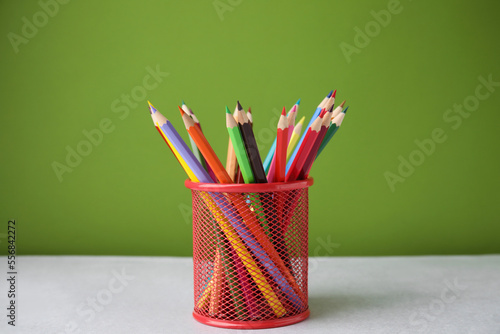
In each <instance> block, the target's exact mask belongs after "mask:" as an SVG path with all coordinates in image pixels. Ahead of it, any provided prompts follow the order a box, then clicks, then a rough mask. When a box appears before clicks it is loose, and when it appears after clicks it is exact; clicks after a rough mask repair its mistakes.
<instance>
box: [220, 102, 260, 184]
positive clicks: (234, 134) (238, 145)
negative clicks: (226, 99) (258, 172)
mask: <svg viewBox="0 0 500 334" xmlns="http://www.w3.org/2000/svg"><path fill="white" fill-rule="evenodd" d="M226 126H227V131H228V132H229V137H230V138H231V143H232V144H233V148H234V153H236V159H237V160H238V164H239V166H240V170H241V175H242V176H243V180H244V181H245V183H254V182H255V178H254V176H253V171H252V167H251V166H250V161H249V160H248V155H247V152H246V150H245V143H244V142H243V137H242V136H241V132H240V128H239V127H238V124H236V121H235V120H234V117H233V115H232V114H231V112H230V111H229V108H228V107H227V106H226Z"/></svg>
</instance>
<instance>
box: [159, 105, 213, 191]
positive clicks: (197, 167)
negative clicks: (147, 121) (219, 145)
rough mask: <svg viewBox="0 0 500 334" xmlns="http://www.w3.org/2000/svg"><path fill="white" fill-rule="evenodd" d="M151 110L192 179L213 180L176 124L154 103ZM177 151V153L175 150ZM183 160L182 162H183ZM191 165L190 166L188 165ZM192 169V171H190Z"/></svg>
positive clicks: (171, 147) (167, 140)
mask: <svg viewBox="0 0 500 334" xmlns="http://www.w3.org/2000/svg"><path fill="white" fill-rule="evenodd" d="M150 112H151V117H152V118H153V122H154V123H155V125H157V128H158V129H159V130H161V133H162V134H163V135H164V139H165V141H166V142H167V145H169V147H170V149H171V150H172V152H173V153H174V155H176V157H177V160H179V163H181V166H183V168H184V170H185V171H186V173H187V174H188V176H190V174H191V173H192V176H194V177H195V178H194V179H193V177H192V176H191V177H190V179H191V180H192V181H195V182H196V181H199V182H212V181H211V179H210V176H209V175H208V173H207V171H206V170H205V169H204V168H203V166H202V165H201V164H200V162H199V161H198V160H197V159H196V157H195V156H194V154H193V152H191V150H190V149H189V147H187V145H186V143H185V142H184V140H182V138H181V136H180V135H179V133H178V132H177V131H176V130H175V128H174V126H173V125H172V123H170V121H169V120H168V119H166V118H165V116H163V115H162V114H161V113H160V112H159V111H158V110H156V109H155V108H154V107H153V105H152V104H150ZM174 150H175V152H177V154H176V153H175V152H174ZM181 160H182V162H181ZM188 166H189V167H188ZM189 171H190V172H189Z"/></svg>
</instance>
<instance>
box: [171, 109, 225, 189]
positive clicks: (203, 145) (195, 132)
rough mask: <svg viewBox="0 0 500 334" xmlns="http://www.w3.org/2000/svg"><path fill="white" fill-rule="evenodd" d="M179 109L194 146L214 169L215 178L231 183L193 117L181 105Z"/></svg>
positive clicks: (221, 181)
mask: <svg viewBox="0 0 500 334" xmlns="http://www.w3.org/2000/svg"><path fill="white" fill-rule="evenodd" d="M179 111H180V112H181V116H182V120H183V121H184V125H185V126H186V130H187V131H188V133H189V135H190V136H191V138H193V140H194V142H195V143H196V146H198V149H199V150H200V152H201V154H203V157H204V158H205V160H206V161H207V163H208V165H210V167H211V168H212V170H213V171H214V173H215V176H216V177H217V180H218V181H219V182H220V183H233V180H231V178H230V177H229V175H228V174H227V172H226V170H225V169H224V166H223V165H222V163H221V162H220V160H219V158H218V157H217V155H216V154H215V152H214V150H213V149H212V146H210V144H209V143H208V141H207V139H206V138H205V135H203V133H202V132H201V131H200V129H199V128H198V127H196V126H195V124H194V121H193V119H192V118H191V117H189V116H188V115H187V114H186V113H185V112H184V110H182V108H181V107H179Z"/></svg>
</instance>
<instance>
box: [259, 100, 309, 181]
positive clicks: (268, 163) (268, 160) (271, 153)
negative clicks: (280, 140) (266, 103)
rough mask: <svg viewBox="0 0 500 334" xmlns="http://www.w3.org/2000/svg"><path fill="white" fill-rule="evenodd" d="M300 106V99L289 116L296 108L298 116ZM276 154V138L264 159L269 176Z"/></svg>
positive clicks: (265, 169)
mask: <svg viewBox="0 0 500 334" xmlns="http://www.w3.org/2000/svg"><path fill="white" fill-rule="evenodd" d="M299 105H300V99H298V100H297V102H295V104H294V106H293V107H292V109H291V110H290V112H289V113H288V115H290V113H291V111H292V110H293V109H294V108H295V115H296V113H297V112H298V110H299ZM295 115H294V116H293V120H294V121H295ZM292 131H293V129H292ZM274 152H276V138H274V141H273V144H272V145H271V148H270V149H269V152H267V155H266V158H265V159H264V171H265V172H266V174H268V175H269V169H270V168H271V164H272V161H273V157H274ZM272 174H274V173H272Z"/></svg>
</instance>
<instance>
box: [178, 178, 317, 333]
mask: <svg viewBox="0 0 500 334" xmlns="http://www.w3.org/2000/svg"><path fill="white" fill-rule="evenodd" d="M312 184H313V179H312V178H309V179H307V180H303V181H295V182H288V183H268V184H229V185H227V184H206V183H195V182H191V181H186V182H185V185H186V187H187V188H188V189H190V190H191V192H192V202H193V277H194V280H193V282H194V310H193V317H194V319H196V320H197V321H199V322H201V323H203V324H206V325H210V326H216V327H223V328H234V329H262V328H274V327H281V326H287V325H291V324H294V323H297V322H300V321H303V320H305V319H306V318H308V317H309V313H310V311H309V307H308V277H307V274H308V223H309V221H308V211H309V198H308V187H310V186H311V185H312Z"/></svg>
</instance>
